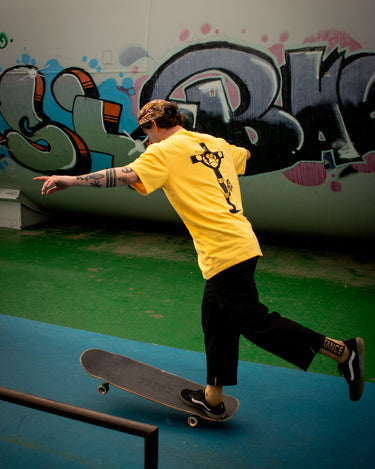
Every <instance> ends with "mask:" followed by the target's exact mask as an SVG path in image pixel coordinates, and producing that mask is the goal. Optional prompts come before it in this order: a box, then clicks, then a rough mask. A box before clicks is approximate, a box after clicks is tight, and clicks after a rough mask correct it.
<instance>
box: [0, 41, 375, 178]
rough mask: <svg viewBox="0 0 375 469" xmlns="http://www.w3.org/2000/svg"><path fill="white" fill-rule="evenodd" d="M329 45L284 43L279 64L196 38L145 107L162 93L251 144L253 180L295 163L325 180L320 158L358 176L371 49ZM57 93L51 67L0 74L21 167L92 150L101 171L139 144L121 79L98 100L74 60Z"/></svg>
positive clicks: (208, 124)
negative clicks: (51, 109)
mask: <svg viewBox="0 0 375 469" xmlns="http://www.w3.org/2000/svg"><path fill="white" fill-rule="evenodd" d="M325 52H326V51H325V49H324V47H322V46H319V47H310V48H305V47H304V48H300V49H295V50H288V51H286V52H285V64H284V65H283V66H281V67H279V66H278V65H277V63H276V62H275V61H274V60H273V59H272V58H271V57H270V56H268V55H267V54H265V53H263V52H260V51H258V50H256V49H253V48H250V47H245V46H243V45H237V44H233V43H230V42H218V41H215V42H207V43H199V44H195V45H190V46H188V47H186V48H184V49H182V50H181V51H179V52H178V53H176V54H174V55H172V56H171V57H170V58H169V59H168V60H166V61H165V62H164V63H162V64H161V65H160V66H159V67H158V68H157V69H156V71H155V72H154V73H153V74H152V75H151V76H150V77H149V78H148V79H147V80H146V81H145V83H144V85H143V88H142V90H141V93H140V95H139V104H140V106H142V105H143V104H144V103H146V102H147V101H149V100H151V99H154V98H156V97H158V98H165V99H170V100H174V101H176V102H177V103H178V105H179V108H180V109H181V111H182V112H184V113H185V115H186V122H187V126H188V127H189V128H191V129H194V130H198V131H202V132H208V133H211V134H214V135H218V136H222V137H224V138H226V139H227V140H228V141H229V142H230V143H233V144H236V145H239V146H244V147H246V148H248V149H249V150H250V152H251V154H252V164H251V165H250V167H251V169H250V171H251V172H250V173H249V174H248V175H255V174H260V173H266V172H271V171H283V172H284V174H285V175H286V176H287V177H289V176H290V174H291V173H290V171H291V169H290V168H295V167H296V165H297V163H299V162H305V164H308V165H309V166H308V172H310V173H314V175H312V176H311V177H309V178H306V177H305V175H304V174H305V173H304V172H301V175H302V176H301V175H300V176H301V177H300V178H299V179H300V180H306V185H316V184H320V183H321V182H322V181H323V180H324V178H325V176H324V174H323V173H322V169H321V166H319V165H322V164H323V169H324V168H328V169H329V168H335V167H340V166H342V167H343V170H345V174H349V173H355V172H356V170H355V169H353V170H352V171H349V172H348V171H347V169H345V168H347V167H348V166H350V167H352V168H358V167H359V165H362V166H366V162H368V160H367V159H366V158H367V157H368V155H369V154H370V152H373V151H374V150H375V148H374V146H375V145H374V139H373V135H374V131H375V128H374V126H375V119H374V112H375V57H374V54H370V53H355V54H352V55H350V54H347V53H346V52H338V51H337V50H334V51H332V52H331V53H330V54H329V55H328V56H325ZM50 88H51V89H50V90H48V91H49V94H48V96H47V94H46V85H45V79H44V77H43V71H42V70H38V69H37V68H35V67H32V66H18V67H13V68H11V69H8V70H6V71H5V72H4V73H3V75H2V76H1V78H0V112H1V116H2V118H3V120H4V122H5V123H6V126H7V127H6V128H1V126H0V132H1V134H0V143H2V144H3V145H4V144H6V145H7V148H8V150H9V152H10V154H11V155H12V156H13V158H14V160H15V161H17V162H18V163H19V164H21V165H23V166H25V167H27V168H29V169H31V170H34V171H41V172H45V173H51V172H58V171H60V172H63V173H68V174H78V173H82V172H83V171H89V170H90V168H92V157H93V155H96V156H98V155H99V158H102V159H101V161H102V162H101V163H100V164H101V165H102V167H112V166H120V165H124V164H126V163H128V162H129V161H131V160H132V159H134V157H136V156H137V155H138V154H139V153H140V152H141V151H142V149H143V145H142V144H141V142H140V141H139V140H136V133H133V134H132V137H133V138H132V137H131V136H130V135H129V133H131V132H132V131H133V130H134V127H133V128H130V127H128V128H127V129H124V128H123V129H120V122H124V121H123V117H124V113H126V112H130V111H129V109H131V107H130V105H131V99H130V97H129V95H128V94H126V93H121V91H122V90H123V88H122V87H119V86H117V83H116V81H115V80H114V79H112V81H111V80H108V81H107V86H106V88H105V89H106V93H105V96H101V94H100V92H99V89H98V88H97V86H96V85H95V83H94V80H93V78H92V77H91V76H90V74H89V73H88V72H86V71H84V70H82V69H79V68H76V67H72V68H68V69H65V70H62V71H59V72H58V73H56V76H55V77H54V79H53V81H52V83H51V86H50ZM109 89H111V90H112V94H111V93H110V92H109V91H108V90H109ZM102 90H104V88H102ZM120 93H121V96H123V99H124V100H127V101H126V103H128V104H127V105H128V107H127V108H126V109H125V107H124V102H121V103H120V102H119V100H118V97H119V96H120ZM50 100H53V102H54V106H55V109H56V106H57V107H58V109H59V110H60V111H59V112H61V113H65V114H64V116H69V119H68V118H67V119H66V120H64V124H63V123H62V122H61V119H60V122H59V119H57V118H56V116H47V113H46V111H45V110H46V109H47V108H48V104H50V103H48V101H50ZM59 115H60V114H59ZM52 119H54V120H52ZM132 119H133V122H134V116H133V115H132ZM68 121H69V122H70V124H68V123H67V122H68ZM0 125H1V121H0ZM122 125H123V124H122ZM123 132H125V133H123ZM126 134H127V135H126ZM306 168H307V166H306V167H305V169H304V171H305V170H306V171H307V169H306ZM96 169H99V168H96ZM293 170H294V169H293ZM324 171H325V170H324ZM364 172H365V171H364ZM291 180H292V178H291Z"/></svg>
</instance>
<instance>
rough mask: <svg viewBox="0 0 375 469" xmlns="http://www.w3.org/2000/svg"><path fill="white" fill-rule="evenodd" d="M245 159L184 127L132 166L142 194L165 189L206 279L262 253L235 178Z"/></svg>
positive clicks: (235, 150)
mask: <svg viewBox="0 0 375 469" xmlns="http://www.w3.org/2000/svg"><path fill="white" fill-rule="evenodd" d="M246 155H247V152H246V150H245V149H244V148H241V147H236V146H234V145H230V144H229V143H227V142H226V141H225V140H224V139H221V138H216V137H213V136H211V135H207V134H200V133H197V132H191V131H187V130H185V129H182V130H179V131H178V132H176V133H175V134H173V135H172V136H170V137H168V138H167V139H165V140H163V141H161V142H159V143H154V144H152V145H150V146H149V147H148V148H147V150H146V151H145V152H144V153H143V154H142V155H140V156H139V157H138V158H137V159H136V160H135V161H133V162H132V163H131V164H129V166H130V167H131V168H132V169H133V171H135V172H136V173H137V175H138V178H139V181H138V182H137V183H135V184H134V185H133V187H134V189H136V190H137V191H138V192H139V193H141V194H142V195H147V194H150V193H151V192H153V191H154V190H156V189H159V188H162V189H163V190H164V192H165V194H166V196H167V197H168V200H169V202H170V203H171V204H172V206H173V207H174V209H175V210H176V212H177V213H178V215H179V216H180V217H181V219H182V221H183V222H184V223H185V225H186V227H187V228H188V230H189V232H190V234H191V236H192V238H193V241H194V246H195V249H196V251H197V254H198V264H199V267H200V269H201V271H202V274H203V277H204V278H205V279H209V278H211V277H213V276H214V275H216V274H218V273H219V272H221V271H223V270H225V269H227V268H229V267H231V266H233V265H235V264H239V263H240V262H243V261H245V260H247V259H250V258H252V257H255V256H261V255H262V252H261V250H260V247H259V243H258V240H257V238H256V236H255V234H254V232H253V229H252V227H251V224H250V223H249V221H248V220H247V218H245V216H244V215H243V208H242V200H241V192H240V186H239V182H238V176H237V174H239V175H241V174H244V172H245V167H246Z"/></svg>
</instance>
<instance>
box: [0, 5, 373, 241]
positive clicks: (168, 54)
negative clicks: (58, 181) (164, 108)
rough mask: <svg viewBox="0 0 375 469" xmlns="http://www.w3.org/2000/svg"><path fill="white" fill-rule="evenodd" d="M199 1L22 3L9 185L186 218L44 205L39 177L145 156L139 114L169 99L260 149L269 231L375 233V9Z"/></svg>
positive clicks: (4, 150) (5, 175)
mask: <svg viewBox="0 0 375 469" xmlns="http://www.w3.org/2000/svg"><path fill="white" fill-rule="evenodd" d="M201 3H202V2H198V1H195V0H194V1H192V2H189V3H188V4H186V3H185V2H178V1H177V2H176V1H175V2H171V1H169V0H162V1H156V0H141V1H140V2H137V4H136V5H135V4H134V3H133V2H130V0H129V1H125V0H124V1H121V2H120V1H118V0H107V1H106V2H101V1H99V0H93V1H86V0H82V1H80V2H73V1H72V0H69V1H68V2H65V3H64V4H63V5H60V4H57V2H47V1H43V0H37V1H35V2H28V1H26V0H13V1H12V2H11V5H9V7H8V8H7V9H6V10H7V13H6V14H5V15H3V20H4V18H5V21H3V22H2V25H3V26H2V28H3V30H2V31H0V187H1V188H14V189H21V190H22V192H23V193H24V194H25V195H26V196H27V197H28V198H29V200H31V201H33V202H34V203H36V204H37V205H38V206H39V207H40V208H42V209H44V210H48V211H60V210H65V211H76V212H91V213H97V214H99V215H100V214H105V215H113V216H117V217H141V218H146V219H149V220H151V221H152V220H175V219H176V215H175V214H174V212H173V211H172V209H170V208H169V206H168V203H167V202H166V200H165V198H164V196H163V194H162V193H156V194H154V195H152V196H149V197H147V198H144V197H141V196H139V195H138V194H136V193H133V192H132V191H129V190H127V189H124V188H122V189H115V190H113V191H112V190H107V191H106V190H101V191H99V190H98V191H96V190H95V191H94V190H92V191H87V190H84V189H83V190H82V189H79V188H78V189H74V190H73V191H72V193H69V194H68V193H61V194H55V195H54V196H51V197H49V198H42V197H41V196H40V194H39V190H40V187H39V186H38V185H36V184H35V183H33V182H32V177H33V176H35V174H57V173H62V174H71V175H73V174H82V173H86V172H90V171H95V170H99V169H103V168H109V167H113V166H119V165H124V164H127V163H129V162H130V161H132V160H133V159H134V158H135V157H137V156H138V155H139V154H140V153H141V152H142V151H143V149H144V145H145V141H144V136H143V135H142V134H140V133H139V132H138V131H137V120H136V116H137V113H138V110H139V108H140V107H141V106H142V105H143V104H144V103H146V102H147V101H149V100H150V99H154V98H164V99H169V100H173V101H176V102H177V103H178V105H179V108H180V110H181V111H182V112H183V113H184V114H185V117H186V125H187V126H188V127H189V128H190V129H192V130H197V131H199V132H208V133H211V134H214V135H217V136H222V137H224V138H226V139H227V140H228V141H229V142H231V143H233V144H236V145H239V146H243V147H246V148H248V149H249V150H250V152H251V155H252V158H251V162H252V165H251V168H250V172H249V174H247V175H246V176H244V177H242V178H241V186H242V191H243V199H244V207H245V212H246V215H247V216H248V218H249V219H250V220H251V221H252V223H253V225H254V226H255V228H256V229H257V230H260V231H272V232H275V233H294V234H298V233H301V234H306V233H312V234H320V235H326V234H327V235H342V236H351V237H358V238H362V237H366V238H374V237H375V216H374V215H375V138H374V136H375V119H374V118H375V37H374V36H375V34H374V33H373V27H372V25H371V18H373V16H371V13H373V12H374V11H373V10H374V7H373V6H372V1H371V0H360V1H359V2H351V1H346V0H331V1H328V2H327V1H324V2H323V1H320V0H318V1H314V2H312V1H304V0H298V1H296V0H264V1H263V2H262V4H261V6H260V5H259V2H257V1H255V0H254V1H245V0H234V1H233V2H230V4H228V5H222V6H220V8H218V5H217V2H213V1H211V0H209V1H207V2H205V3H204V4H203V5H202V4H201ZM177 7H179V8H177ZM198 12H199V14H197V13H198Z"/></svg>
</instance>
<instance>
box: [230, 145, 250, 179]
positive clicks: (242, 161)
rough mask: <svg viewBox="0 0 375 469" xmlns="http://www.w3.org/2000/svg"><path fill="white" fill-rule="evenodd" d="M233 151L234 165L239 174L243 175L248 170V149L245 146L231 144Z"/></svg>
mask: <svg viewBox="0 0 375 469" xmlns="http://www.w3.org/2000/svg"><path fill="white" fill-rule="evenodd" d="M229 147H230V149H231V153H232V158H233V161H234V165H235V167H236V171H237V174H238V175H239V176H243V175H244V174H245V170H246V162H247V150H246V148H243V147H236V146H235V145H229Z"/></svg>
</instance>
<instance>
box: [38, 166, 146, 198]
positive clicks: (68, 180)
mask: <svg viewBox="0 0 375 469" xmlns="http://www.w3.org/2000/svg"><path fill="white" fill-rule="evenodd" d="M34 181H44V184H43V186H42V190H41V192H42V194H43V195H45V194H48V195H49V194H53V193H54V192H57V191H63V190H64V189H68V188H69V187H73V186H82V187H98V188H101V187H117V186H127V185H129V184H134V183H135V182H137V181H138V176H137V173H136V172H135V171H133V170H132V169H131V168H129V167H128V166H124V167H119V168H108V169H102V170H101V171H97V172H95V173H89V174H83V175H81V176H38V177H35V178H34Z"/></svg>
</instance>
